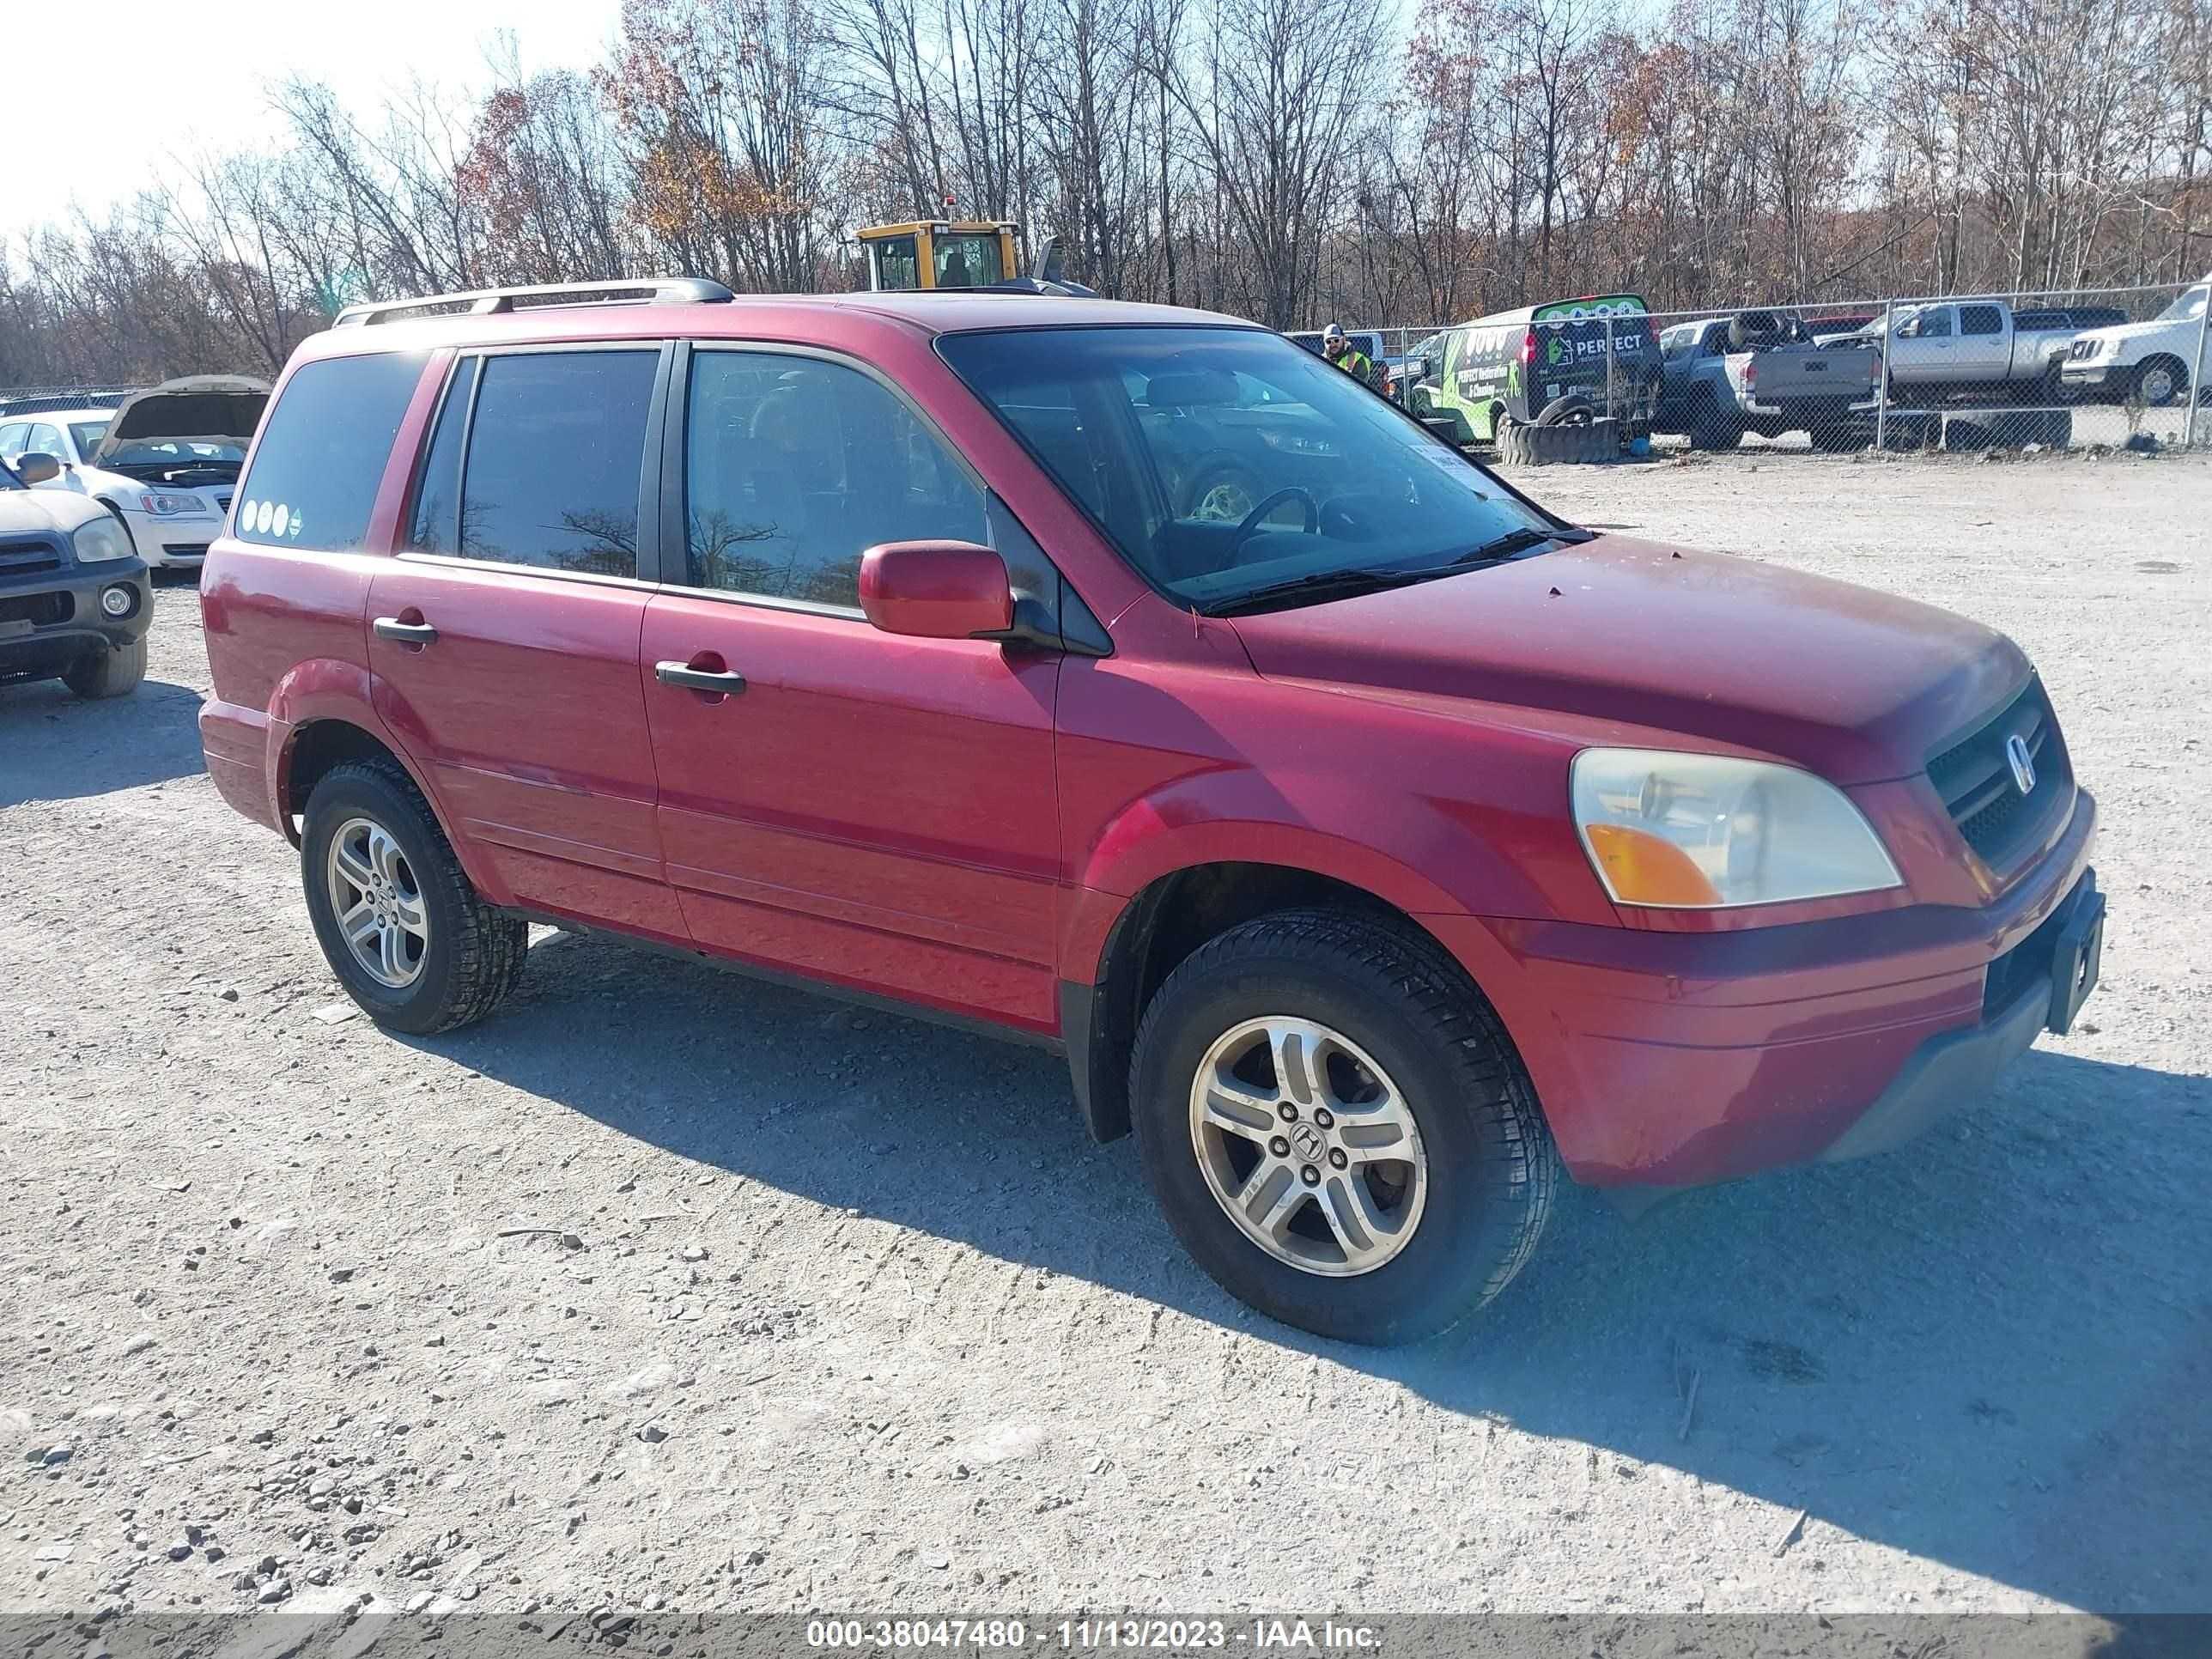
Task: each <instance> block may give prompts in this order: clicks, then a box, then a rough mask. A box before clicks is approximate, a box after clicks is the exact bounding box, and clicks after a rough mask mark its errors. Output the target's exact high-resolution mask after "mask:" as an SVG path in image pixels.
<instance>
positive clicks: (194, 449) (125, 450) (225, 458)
mask: <svg viewBox="0 0 2212 1659" xmlns="http://www.w3.org/2000/svg"><path fill="white" fill-rule="evenodd" d="M245 459H246V448H245V446H244V445H242V444H234V443H227V442H224V441H222V440H220V439H216V440H212V441H208V442H204V443H203V442H188V441H184V440H181V439H176V438H162V439H159V440H155V441H151V442H147V443H137V444H129V443H126V444H119V445H118V446H117V447H116V448H115V450H114V452H113V453H112V454H110V455H109V456H107V458H106V460H105V461H104V462H103V465H107V466H189V465H194V464H195V463H206V464H210V465H230V466H236V465H240V463H241V462H243V461H244V460H245Z"/></svg>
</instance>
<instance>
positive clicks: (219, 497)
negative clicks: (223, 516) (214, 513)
mask: <svg viewBox="0 0 2212 1659" xmlns="http://www.w3.org/2000/svg"><path fill="white" fill-rule="evenodd" d="M215 504H216V507H218V508H219V509H221V510H222V511H223V512H225V513H228V512H229V511H230V492H229V491H228V489H223V490H218V491H216V498H215Z"/></svg>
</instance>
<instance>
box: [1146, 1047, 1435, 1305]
mask: <svg viewBox="0 0 2212 1659" xmlns="http://www.w3.org/2000/svg"><path fill="white" fill-rule="evenodd" d="M1190 1137H1191V1146H1192V1150H1193V1151H1194V1152H1196V1154H1197V1156H1198V1162H1199V1168H1200V1171H1201V1172H1202V1173H1203V1174H1204V1176H1205V1177H1206V1187H1207V1188H1208V1189H1209V1190H1210V1191H1211V1192H1212V1194H1213V1196H1214V1200H1215V1201H1216V1202H1218V1204H1219V1205H1220V1206H1221V1207H1222V1209H1223V1210H1224V1211H1225V1212H1226V1213H1227V1215H1228V1217H1229V1218H1230V1219H1231V1221H1233V1222H1235V1223H1236V1224H1237V1229H1238V1231H1241V1232H1243V1235H1244V1236H1245V1237H1247V1238H1249V1239H1250V1240H1251V1241H1252V1242H1253V1243H1255V1244H1257V1245H1258V1246H1259V1247H1260V1248H1261V1249H1263V1250H1265V1251H1267V1254H1268V1255H1272V1256H1273V1257H1274V1258H1275V1259H1276V1260H1277V1261H1282V1262H1285V1263H1287V1264H1288V1265H1289V1266H1291V1267H1297V1268H1298V1269H1300V1270H1301V1271H1303V1272H1305V1273H1321V1274H1323V1275H1326V1276H1328V1277H1332V1278H1340V1277H1343V1278H1348V1277H1350V1276H1352V1275H1353V1274H1357V1273H1372V1272H1373V1271H1374V1270H1375V1269H1376V1268H1377V1267H1381V1266H1383V1264H1384V1263H1385V1262H1387V1261H1389V1260H1390V1259H1391V1258H1392V1257H1393V1256H1395V1255H1397V1254H1398V1252H1399V1251H1401V1250H1402V1249H1405V1247H1406V1246H1407V1243H1410V1242H1411V1240H1412V1239H1413V1230H1414V1229H1415V1228H1417V1227H1419V1225H1420V1224H1421V1209H1422V1206H1423V1205H1424V1204H1425V1202H1426V1200H1427V1198H1428V1191H1429V1160H1428V1154H1427V1153H1426V1152H1425V1151H1424V1150H1423V1148H1422V1146H1421V1131H1420V1127H1419V1125H1418V1124H1416V1123H1415V1122H1414V1121H1413V1114H1412V1113H1411V1112H1410V1111H1408V1110H1407V1108H1406V1103H1405V1099H1404V1097H1402V1096H1401V1094H1400V1093H1399V1092H1398V1088H1397V1085H1395V1084H1394V1083H1392V1082H1391V1080H1390V1079H1389V1075H1388V1074H1387V1073H1384V1071H1383V1068H1382V1067H1381V1066H1379V1065H1377V1064H1376V1062H1375V1060H1373V1059H1372V1058H1371V1057H1370V1055H1369V1054H1367V1053H1366V1052H1365V1051H1364V1050H1363V1049H1362V1048H1360V1047H1359V1046H1358V1044H1357V1043H1355V1042H1352V1040H1351V1039H1350V1038H1349V1037H1347V1036H1345V1035H1344V1034H1343V1033H1342V1032H1340V1031H1337V1030H1333V1029H1331V1028H1330V1027H1328V1026H1327V1025H1322V1024H1317V1023H1316V1022H1315V1021H1312V1020H1308V1019H1299V1018H1294V1017H1292V1016H1290V1015H1287V1014H1278V1015H1271V1016H1267V1017H1265V1018H1259V1019H1248V1020H1243V1021H1240V1022H1238V1023H1237V1024H1235V1025H1233V1026H1231V1027H1230V1029H1229V1030H1226V1031H1225V1032H1223V1033H1222V1034H1221V1036H1219V1037H1218V1038H1216V1039H1215V1041H1214V1042H1213V1045H1212V1047H1211V1048H1208V1049H1207V1050H1206V1055H1205V1057H1204V1058H1203V1059H1202V1060H1200V1062H1199V1065H1198V1070H1197V1073H1196V1075H1195V1076H1194V1079H1193V1081H1192V1084H1191V1091H1190Z"/></svg>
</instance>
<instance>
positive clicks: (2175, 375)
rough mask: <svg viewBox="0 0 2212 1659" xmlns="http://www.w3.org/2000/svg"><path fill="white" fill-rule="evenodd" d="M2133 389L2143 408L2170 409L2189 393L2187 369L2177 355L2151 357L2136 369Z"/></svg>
mask: <svg viewBox="0 0 2212 1659" xmlns="http://www.w3.org/2000/svg"><path fill="white" fill-rule="evenodd" d="M2135 391H2136V397H2138V398H2141V399H2142V404H2143V407H2144V408H2145V409H2171V408H2172V406H2173V405H2174V404H2178V403H2179V402H2181V401H2182V400H2183V399H2184V398H2186V397H2187V396H2188V395H2189V371H2188V369H2186V368H2184V367H2183V366H2182V362H2181V360H2180V359H2179V357H2166V356H2159V357H2153V358H2151V359H2150V360H2149V361H2148V362H2145V363H2144V364H2143V366H2142V368H2139V369H2137V370H2136V386H2135Z"/></svg>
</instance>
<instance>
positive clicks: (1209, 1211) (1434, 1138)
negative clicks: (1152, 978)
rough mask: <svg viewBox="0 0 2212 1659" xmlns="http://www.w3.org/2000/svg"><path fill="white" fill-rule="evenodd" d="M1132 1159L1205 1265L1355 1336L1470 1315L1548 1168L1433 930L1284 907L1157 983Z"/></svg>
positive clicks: (1137, 1076)
mask: <svg viewBox="0 0 2212 1659" xmlns="http://www.w3.org/2000/svg"><path fill="white" fill-rule="evenodd" d="M1129 1084H1130V1088H1129V1105H1130V1115H1131V1119H1132V1125H1131V1127H1133V1129H1134V1130H1135V1132H1136V1137H1137V1152H1138V1159H1139V1163H1140V1164H1142V1165H1143V1168H1144V1171H1145V1179H1146V1182H1149V1183H1150V1185H1151V1187H1152V1192H1153V1194H1154V1195H1155V1196H1157V1197H1158V1200H1159V1201H1160V1207H1161V1209H1162V1210H1163V1211H1164V1212H1165V1214H1166V1216H1167V1218H1168V1223H1169V1225H1170V1226H1172V1227H1173V1228H1174V1230H1175V1232H1176V1237H1178V1238H1180V1239H1181V1240H1182V1243H1183V1245H1184V1248H1186V1249H1188V1250H1189V1252H1190V1253H1191V1255H1192V1256H1193V1258H1194V1259H1195V1260H1196V1261H1197V1262H1198V1264H1199V1266H1200V1267H1203V1268H1204V1269H1205V1270H1206V1272H1207V1273H1210V1274H1212V1277H1213V1279H1214V1280H1215V1281H1216V1282H1217V1283H1218V1284H1219V1285H1221V1286H1222V1287H1223V1288H1224V1289H1225V1290H1227V1291H1229V1292H1230V1293H1231V1295H1233V1296H1237V1297H1241V1298H1242V1299H1243V1301H1245V1302H1247V1303H1249V1304H1250V1305H1252V1306H1253V1307H1255V1308H1257V1309H1259V1310H1261V1312H1262V1313H1265V1314H1267V1315H1269V1316H1273V1318H1276V1319H1279V1320H1281V1321H1283V1322H1285V1324H1289V1325H1295V1326H1297V1327H1298V1328H1300V1329H1303V1330H1308V1331H1313V1332H1315V1333H1316V1334H1320V1335H1322V1336H1331V1337H1337V1338H1340V1339H1342V1340H1346V1341H1352V1342H1408V1341H1413V1340H1418V1339H1419V1338H1422V1337H1426V1336H1431V1335H1434V1334H1436V1333H1437V1332H1438V1331H1441V1330H1443V1329H1445V1328H1448V1327H1449V1326H1451V1325H1453V1324H1455V1323H1456V1322H1458V1321H1460V1320H1461V1319H1463V1318H1465V1317H1466V1316H1468V1314H1470V1313H1472V1312H1473V1311H1474V1310H1475V1309H1476V1308H1478V1307H1480V1306H1481V1305H1482V1304H1484V1303H1485V1302H1487V1301H1488V1300H1489V1299H1490V1298H1491V1297H1493V1296H1495V1295H1497V1294H1498V1291H1501V1290H1503V1289H1504V1287H1505V1284H1506V1281H1507V1280H1509V1279H1511V1278H1512V1277H1513V1275H1514V1274H1515V1273H1516V1272H1518V1271H1519V1270H1520V1267H1521V1265H1522V1262H1524V1261H1527V1260H1528V1255H1529V1253H1530V1251H1532V1250H1533V1249H1534V1248H1535V1244H1536V1239H1537V1237H1538V1235H1539V1234H1540V1233H1541V1232H1542V1231H1543V1226H1544V1218H1545V1215H1546V1213H1547V1211H1548V1210H1549V1209H1550V1207H1551V1201H1552V1194H1553V1189H1554V1188H1555V1186H1556V1185H1557V1182H1558V1176H1559V1157H1558V1154H1557V1153H1556V1152H1553V1148H1552V1139H1551V1136H1550V1134H1549V1133H1547V1129H1546V1126H1545V1123H1544V1120H1543V1115H1542V1113H1541V1110H1540V1109H1538V1106H1537V1103H1536V1098H1535V1093H1534V1089H1533V1088H1532V1087H1531V1085H1530V1084H1529V1081H1528V1073H1526V1072H1525V1071H1524V1070H1523V1069H1522V1065H1521V1061H1520V1057H1519V1055H1518V1054H1516V1053H1515V1052H1514V1048H1513V1045H1512V1042H1511V1040H1510V1038H1509V1037H1508V1036H1506V1034H1505V1031H1504V1027H1503V1026H1501V1025H1500V1024H1498V1016H1497V1013H1496V1012H1495V1011H1494V1010H1492V1008H1491V1006H1490V1005H1489V1004H1488V1003H1487V1002H1486V1000H1484V999H1483V996H1482V993H1481V992H1480V990H1479V989H1477V988H1476V987H1475V986H1474V983H1473V982H1472V981H1470V980H1469V979H1468V976H1467V975H1466V972H1465V970H1464V969H1462V968H1461V967H1460V966H1459V964H1458V963H1455V962H1454V961H1453V960H1452V958H1451V957H1449V956H1448V955H1447V954H1445V952H1444V951H1443V948H1442V946H1440V945H1438V944H1437V942H1436V941H1435V939H1433V938H1431V937H1430V936H1428V935H1427V934H1425V933H1422V932H1421V931H1419V929H1418V928H1415V927H1413V926H1412V925H1411V924H1404V923H1400V922H1398V921H1395V920H1393V919H1391V918H1388V917H1383V916H1377V915H1373V914H1371V913H1359V912H1352V911H1340V910H1286V911H1279V912H1277V913H1274V914H1273V915H1263V916H1260V917H1256V918H1255V919H1254V920H1253V921H1247V922H1243V923H1240V924H1238V925H1237V926H1236V927H1231V928H1230V929H1229V930H1228V931H1227V932H1225V933H1220V934H1218V935H1217V936H1216V937H1214V938H1213V939H1211V940H1209V941H1208V942H1207V943H1206V944H1205V945H1200V947H1199V948H1198V949H1197V950H1195V951H1192V952H1191V953H1190V955H1189V956H1188V957H1185V958H1184V959H1183V961H1182V963H1180V964H1179V965H1178V966H1177V967H1176V969H1175V971H1174V972H1172V973H1170V975H1168V976H1167V978H1166V980H1165V981H1163V982H1162V984H1161V985H1160V987H1159V989H1158V991H1156V992H1154V993H1153V994H1152V1000H1151V1001H1150V1003H1149V1005H1148V1006H1146V1010H1145V1016H1144V1019H1143V1022H1142V1024H1141V1025H1140V1026H1139V1030H1138V1033H1137V1042H1136V1049H1135V1052H1134V1054H1133V1056H1132V1060H1131V1064H1130V1075H1129Z"/></svg>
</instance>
